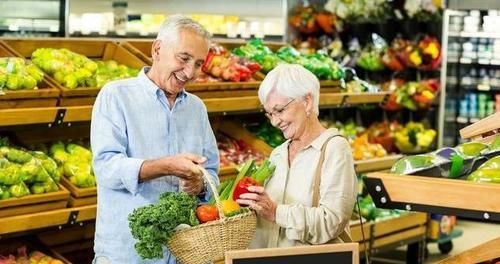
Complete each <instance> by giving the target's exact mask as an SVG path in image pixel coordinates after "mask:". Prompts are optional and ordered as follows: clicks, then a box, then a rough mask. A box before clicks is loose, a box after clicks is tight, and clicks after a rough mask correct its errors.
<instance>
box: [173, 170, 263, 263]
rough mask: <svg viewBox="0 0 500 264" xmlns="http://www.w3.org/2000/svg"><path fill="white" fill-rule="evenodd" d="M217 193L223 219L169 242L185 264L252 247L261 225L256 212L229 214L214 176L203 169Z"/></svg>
mask: <svg viewBox="0 0 500 264" xmlns="http://www.w3.org/2000/svg"><path fill="white" fill-rule="evenodd" d="M200 169H201V170H202V172H203V177H204V178H205V180H206V181H207V183H208V186H210V189H211V190H212V192H213V194H214V196H215V203H216V206H217V209H218V211H219V219H218V220H215V221H211V222H208V223H205V224H201V225H198V226H194V227H191V228H188V229H184V230H180V231H177V232H175V233H174V234H173V236H172V237H171V238H170V240H169V241H168V243H167V245H168V248H169V249H170V252H172V254H174V256H175V257H176V258H177V260H178V261H179V262H181V263H183V264H206V263H211V262H214V261H218V260H222V259H224V253H225V252H226V251H229V250H239V249H240V250H241V249H246V248H248V246H249V244H250V240H251V239H252V237H253V235H254V233H255V228H256V225H257V217H256V216H255V213H254V212H253V211H249V212H248V213H243V214H239V215H236V216H232V217H225V216H224V213H223V211H222V205H221V201H220V197H219V195H218V193H217V188H216V187H215V185H214V183H213V182H212V180H211V177H210V176H209V174H208V173H207V171H206V170H205V169H204V168H201V167H200Z"/></svg>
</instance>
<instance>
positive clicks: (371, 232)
mask: <svg viewBox="0 0 500 264" xmlns="http://www.w3.org/2000/svg"><path fill="white" fill-rule="evenodd" d="M350 228H351V237H352V239H353V241H355V242H359V243H360V244H359V245H360V251H363V250H362V249H365V248H368V249H369V250H371V251H373V250H378V249H380V248H383V247H386V246H388V245H395V244H398V243H399V242H403V241H408V240H410V239H412V238H416V237H420V238H422V239H423V237H424V236H425V234H426V230H427V229H426V228H427V215H426V214H423V213H408V214H402V215H401V216H400V217H396V218H391V219H387V220H383V221H379V222H373V221H370V222H363V230H364V239H363V236H362V233H361V224H360V223H359V220H356V221H351V226H350Z"/></svg>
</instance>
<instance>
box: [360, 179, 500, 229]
mask: <svg viewBox="0 0 500 264" xmlns="http://www.w3.org/2000/svg"><path fill="white" fill-rule="evenodd" d="M363 180H364V182H365V185H366V187H367V190H368V192H369V193H370V195H371V196H372V197H373V201H374V202H375V204H376V206H377V207H380V208H391V209H406V208H411V210H414V211H423V212H431V213H442V212H446V213H449V214H453V215H458V216H464V217H469V218H475V219H480V220H483V221H486V220H488V221H498V220H499V219H500V196H499V195H498V194H499V193H500V184H494V183H477V182H471V181H464V180H459V179H446V178H434V177H425V176H413V175H398V174H389V173H369V174H368V175H367V177H366V178H364V179H363ZM436 194H438V195H436Z"/></svg>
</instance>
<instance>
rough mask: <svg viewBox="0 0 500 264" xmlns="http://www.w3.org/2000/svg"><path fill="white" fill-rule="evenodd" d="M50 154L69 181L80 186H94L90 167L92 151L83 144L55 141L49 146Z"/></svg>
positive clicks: (92, 172) (93, 177)
mask: <svg viewBox="0 0 500 264" xmlns="http://www.w3.org/2000/svg"><path fill="white" fill-rule="evenodd" d="M49 152H50V155H51V157H52V158H53V159H54V160H55V161H56V162H57V164H58V165H59V167H60V168H61V170H62V171H63V173H64V176H66V177H67V178H68V179H69V181H70V182H71V183H73V184H74V185H75V186H77V187H80V188H88V187H94V186H96V181H95V176H94V171H93V169H92V152H90V150H88V149H86V148H84V147H83V146H80V145H77V144H74V143H70V144H67V145H64V143H62V142H56V143H54V144H53V145H52V146H51V147H50V151H49Z"/></svg>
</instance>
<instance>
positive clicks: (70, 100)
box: [3, 38, 146, 106]
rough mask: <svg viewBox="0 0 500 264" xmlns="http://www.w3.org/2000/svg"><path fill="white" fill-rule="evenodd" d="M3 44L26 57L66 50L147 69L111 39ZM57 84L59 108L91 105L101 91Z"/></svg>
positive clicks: (27, 40) (7, 40)
mask: <svg viewBox="0 0 500 264" xmlns="http://www.w3.org/2000/svg"><path fill="white" fill-rule="evenodd" d="M3 41H4V43H5V44H6V46H7V48H9V49H10V50H13V51H15V52H16V53H17V54H20V55H21V56H23V57H25V58H31V54H32V53H33V51H35V50H36V49H39V48H56V49H61V48H66V49H68V50H70V51H73V52H76V53H79V54H82V55H85V56H86V57H88V58H89V59H97V60H115V61H116V62H118V63H120V64H124V65H127V66H128V67H132V68H142V67H143V66H146V64H145V63H144V62H143V61H142V60H140V59H139V58H137V57H136V56H135V55H134V54H132V53H131V52H129V51H128V50H127V49H125V48H124V47H122V46H119V45H118V44H116V43H115V42H113V41H111V40H110V39H68V38H5V39H3ZM54 82H55V81H54ZM55 85H56V86H57V88H59V89H60V90H61V99H60V101H59V105H60V106H74V105H83V104H88V105H91V104H93V102H94V100H95V97H96V96H97V94H98V93H99V90H100V88H97V87H77V88H75V89H68V88H65V87H63V86H62V85H61V84H59V83H57V82H55Z"/></svg>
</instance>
